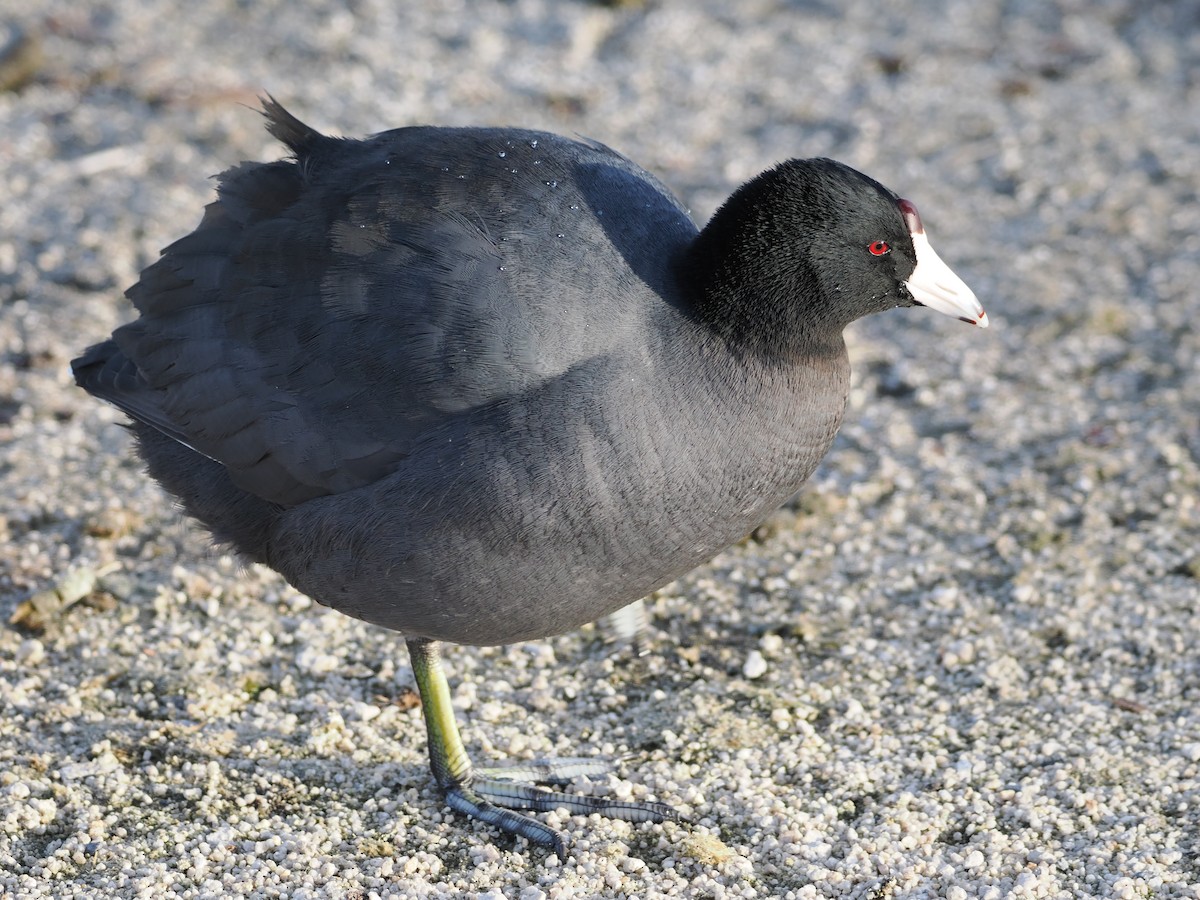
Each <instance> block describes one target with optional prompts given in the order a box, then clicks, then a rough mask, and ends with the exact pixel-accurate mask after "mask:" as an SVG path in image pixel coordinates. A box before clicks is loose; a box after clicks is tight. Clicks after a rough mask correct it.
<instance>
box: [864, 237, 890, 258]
mask: <svg viewBox="0 0 1200 900" xmlns="http://www.w3.org/2000/svg"><path fill="white" fill-rule="evenodd" d="M867 249H868V250H869V251H871V255H872V256H884V255H886V254H888V253H891V252H892V245H891V244H889V243H888V242H887V241H872V242H871V243H869V244H868V245H867Z"/></svg>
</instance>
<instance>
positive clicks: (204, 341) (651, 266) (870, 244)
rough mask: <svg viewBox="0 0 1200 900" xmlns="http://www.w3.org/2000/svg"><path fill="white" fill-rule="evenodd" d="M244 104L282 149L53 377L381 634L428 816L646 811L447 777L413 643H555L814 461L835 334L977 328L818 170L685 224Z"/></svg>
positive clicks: (421, 648)
mask: <svg viewBox="0 0 1200 900" xmlns="http://www.w3.org/2000/svg"><path fill="white" fill-rule="evenodd" d="M263 109H264V115H265V117H266V119H267V128H268V130H269V131H270V132H271V134H272V135H274V136H275V137H276V138H278V139H279V140H280V141H282V142H283V143H284V144H286V145H287V146H288V148H289V149H290V150H291V152H292V154H293V157H292V158H291V159H288V160H281V161H277V162H271V163H250V162H247V163H242V164H241V165H238V166H235V167H234V168H232V169H230V170H229V171H227V172H225V173H224V174H223V175H221V176H220V181H219V186H218V190H217V199H216V200H215V201H214V202H212V203H210V204H209V206H208V207H207V209H206V210H205V213H204V217H203V219H202V220H201V222H200V225H199V227H197V228H196V230H195V231H193V232H192V233H191V234H189V235H188V236H186V237H184V238H182V239H180V240H178V241H176V242H175V243H173V244H172V245H171V246H169V247H168V248H167V249H166V250H164V251H163V253H162V256H161V258H160V259H159V260H158V261H157V262H155V263H154V264H153V265H151V266H150V267H148V268H147V269H146V270H145V271H144V272H143V273H142V276H141V280H140V281H139V282H138V283H137V284H135V285H134V286H133V287H132V288H130V289H129V291H128V292H127V296H128V297H129V298H130V299H131V300H132V301H133V304H134V305H135V306H136V307H137V310H138V312H139V313H140V317H139V318H137V319H136V320H135V321H133V322H131V323H129V324H127V325H124V326H122V327H120V328H118V329H117V330H116V331H115V332H114V333H113V335H112V338H111V339H110V340H107V341H104V342H103V343H100V344H97V345H95V346H93V347H91V348H90V349H88V350H87V351H86V352H85V353H84V355H83V356H82V357H80V358H79V359H76V360H75V361H74V362H73V364H72V365H73V368H74V372H75V378H76V380H77V381H78V383H79V385H80V386H82V387H83V388H85V389H86V390H87V391H89V392H91V393H92V394H94V395H95V396H97V397H100V398H102V399H104V400H107V401H109V402H110V403H113V404H115V405H116V406H117V407H119V408H120V409H122V410H123V411H124V412H126V413H127V414H128V415H129V416H130V417H131V418H132V419H133V423H132V429H133V432H134V434H135V436H136V439H137V449H138V452H139V453H140V454H141V456H142V458H143V459H144V460H145V462H146V465H147V467H148V469H149V471H150V473H151V475H153V476H154V478H156V479H157V480H158V481H159V482H160V483H161V484H162V485H163V487H164V488H166V490H167V491H168V492H169V493H170V494H172V495H173V496H175V497H176V498H178V499H179V500H180V501H181V502H182V504H183V507H184V509H185V510H186V511H187V512H188V513H189V514H190V515H192V516H194V517H195V518H196V519H198V520H199V521H200V522H201V523H203V524H204V525H205V526H206V527H207V528H208V530H209V531H210V532H211V533H212V534H213V536H214V537H215V538H216V539H217V540H218V541H221V542H223V543H226V544H228V545H232V547H234V548H236V549H237V550H238V551H239V552H240V553H242V554H244V555H245V556H247V557H249V558H250V559H252V560H255V561H257V562H260V563H263V564H264V565H267V566H270V567H271V568H273V569H275V570H277V571H278V572H280V573H281V574H282V575H283V576H284V577H285V578H287V579H288V581H290V582H291V583H292V584H293V585H295V586H296V587H297V588H298V589H299V590H301V591H303V592H305V593H307V594H309V595H310V596H311V597H312V598H313V599H315V600H317V601H319V602H321V603H323V604H325V605H327V606H331V607H333V608H335V609H338V610H341V611H342V612H344V613H347V614H349V615H352V616H357V617H359V618H362V619H365V620H366V621H368V622H374V623H375V624H378V625H382V626H384V627H385V628H393V629H396V630H398V631H401V632H403V633H404V635H405V637H406V639H407V643H408V647H409V651H410V653H411V657H412V665H413V672H414V674H415V677H416V680H417V684H418V686H419V689H420V693H421V699H422V702H423V704H424V715H425V724H426V728H427V730H428V737H429V755H430V764H431V767H432V770H433V775H434V777H435V778H436V779H437V783H438V784H439V785H440V787H441V788H442V790H443V791H444V792H445V796H446V800H447V802H448V804H449V805H450V806H451V807H452V808H454V809H455V810H458V811H459V812H462V813H465V814H466V815H468V816H474V817H476V818H478V819H481V820H483V821H485V822H489V823H492V824H493V825H495V826H498V827H499V828H501V829H503V830H505V831H509V832H512V833H515V834H518V835H523V836H524V837H526V838H527V839H529V840H530V841H531V842H533V843H535V844H539V845H542V846H545V847H549V848H553V849H554V850H555V851H556V852H557V853H558V854H559V855H560V856H564V855H565V852H566V851H565V841H564V838H563V836H562V835H561V834H560V833H559V832H557V831H555V830H554V829H551V828H549V827H547V826H545V825H543V824H542V823H540V822H538V821H537V820H536V819H533V818H530V817H528V816H525V815H522V814H520V813H517V812H513V811H511V810H514V809H526V810H547V809H552V808H555V807H565V808H566V809H567V810H569V811H570V812H572V813H576V814H579V813H590V812H600V813H602V814H605V815H609V816H616V817H620V818H624V819H628V820H631V821H646V820H654V821H660V820H662V819H664V818H672V817H674V813H673V812H672V810H671V809H670V808H669V807H667V806H665V805H663V804H658V803H611V802H608V801H606V800H604V799H601V798H590V797H576V796H573V795H570V794H566V793H562V792H558V791H551V790H549V789H547V788H545V787H541V786H535V785H533V784H526V783H523V782H524V781H531V782H540V783H542V784H546V783H550V784H558V785H560V786H561V785H563V784H565V783H567V782H569V781H570V780H571V779H572V778H574V777H575V776H577V775H579V774H581V773H583V774H586V773H590V772H593V771H596V767H595V766H593V765H592V764H589V763H585V762H582V761H578V760H568V761H565V762H563V761H559V762H557V764H554V765H550V764H545V765H543V764H541V763H539V764H535V765H532V766H526V767H519V768H514V769H505V770H500V771H499V772H492V773H490V774H489V776H488V777H481V774H482V773H481V772H480V771H475V772H473V771H472V768H471V762H470V760H469V759H468V757H467V754H466V751H465V750H464V748H463V744H462V741H461V739H460V737H459V734H458V729H457V726H456V724H455V719H454V713H453V710H452V707H451V702H450V693H449V688H448V687H447V683H446V678H445V675H444V674H443V671H442V668H441V664H440V660H439V656H438V650H437V642H439V641H450V642H454V643H460V644H505V643H510V642H513V641H524V640H528V639H531V638H543V637H547V636H549V635H554V634H559V633H562V632H564V631H567V630H570V629H572V628H576V627H578V626H580V625H583V624H585V623H587V622H590V621H592V620H594V619H597V618H598V617H600V616H603V615H606V614H609V613H611V612H613V611H614V610H617V609H619V608H620V607H622V606H624V605H626V604H628V603H630V602H631V601H634V600H636V599H638V598H639V597H642V596H643V595H645V594H647V593H649V592H650V591H653V590H654V589H656V588H658V587H661V586H662V585H664V584H666V583H667V582H669V581H671V580H672V579H674V578H676V577H678V576H679V575H682V574H684V573H685V572H687V571H688V570H690V569H692V568H693V567H694V566H696V565H698V564H700V563H702V562H704V561H705V560H707V559H709V558H710V557H711V556H712V555H713V554H715V553H717V552H718V551H720V550H721V549H722V548H724V547H726V546H727V545H729V544H730V543H732V542H733V541H736V540H738V539H739V538H741V537H742V536H743V535H744V534H745V533H746V532H747V531H749V530H750V529H751V528H753V527H754V526H755V525H757V524H758V523H759V522H760V521H761V520H762V519H763V518H764V517H765V516H766V515H767V514H768V513H769V512H770V511H771V510H772V509H774V508H775V507H777V506H778V505H779V504H781V503H782V502H784V501H785V500H787V499H788V498H789V497H790V496H791V495H793V494H794V493H795V492H796V491H797V489H798V488H799V487H800V486H801V485H802V484H803V483H804V481H805V479H807V478H808V476H809V475H810V474H811V473H812V471H813V469H814V468H815V467H816V465H817V463H818V461H819V460H820V459H821V457H822V456H823V455H824V454H825V452H826V451H827V450H828V449H829V445H830V443H831V441H832V440H833V436H834V434H835V432H836V431H837V429H838V426H839V425H840V423H841V420H842V414H843V412H844V409H845V406H846V396H847V389H848V385H849V372H850V369H849V363H848V360H847V356H846V349H845V345H844V343H843V341H842V329H843V328H845V326H846V325H848V324H849V323H850V322H853V321H854V320H855V319H858V318H860V317H861V316H865V315H867V314H869V313H875V312H882V311H884V310H887V309H892V308H893V307H898V306H913V305H922V306H928V307H931V308H933V309H936V310H938V311H939V312H943V313H948V314H949V315H952V316H956V317H958V318H960V319H963V320H964V321H967V322H971V323H975V324H977V325H986V324H987V317H986V316H985V314H984V312H983V309H982V308H981V307H980V305H979V303H978V302H977V301H976V299H975V297H974V295H973V294H972V293H971V291H970V289H969V288H967V286H966V285H965V284H963V282H962V281H961V280H960V279H959V278H958V277H957V276H956V275H955V274H954V273H953V272H952V271H951V270H950V269H949V268H948V267H947V266H946V265H945V264H944V263H943V262H942V261H941V259H940V258H939V257H938V256H937V255H936V254H935V253H934V251H933V250H932V248H931V247H930V246H929V241H928V240H927V239H926V236H925V232H924V229H923V228H922V225H921V219H920V217H919V216H918V215H917V211H916V208H915V207H914V206H913V205H912V204H911V203H909V202H908V201H907V200H901V199H899V198H898V197H897V196H896V195H895V194H893V193H892V192H891V191H889V190H888V189H886V188H884V187H883V186H882V185H880V184H878V183H877V182H875V181H873V180H871V179H870V178H868V177H867V176H865V175H862V174H860V173H859V172H856V171H855V170H853V169H851V168H849V167H847V166H844V165H842V164H840V163H837V162H833V161H831V160H827V159H804V160H800V159H795V160H791V161H788V162H785V163H782V164H781V165H778V166H776V167H775V168H773V169H771V170H770V171H767V172H765V173H763V174H762V175H759V176H758V177H757V178H754V179H753V180H752V181H750V182H749V183H747V184H745V185H744V186H742V187H741V188H740V189H738V191H737V192H736V193H734V195H733V196H732V197H731V198H730V199H729V200H728V202H726V203H725V205H724V206H723V207H722V208H721V209H720V210H719V211H718V212H717V213H716V215H714V216H713V218H712V220H711V221H710V222H709V223H708V225H707V226H706V227H705V228H704V230H703V231H700V232H699V233H698V232H697V230H696V226H695V225H694V224H693V223H692V221H691V219H690V218H689V216H688V213H687V211H686V210H685V209H684V207H683V206H682V205H681V204H680V203H679V201H678V200H676V199H675V197H673V196H672V195H671V194H670V193H669V192H668V190H667V189H666V188H665V187H664V186H663V185H662V184H661V183H660V182H659V181H658V180H657V179H656V178H654V176H652V175H650V174H649V173H647V172H645V171H643V170H642V169H640V168H639V167H638V166H636V165H634V164H633V163H632V162H630V161H629V160H628V159H626V158H625V157H623V156H621V155H619V154H617V153H615V152H614V151H612V150H610V149H608V148H607V147H605V146H603V145H601V144H598V143H595V142H591V141H576V140H568V139H566V138H563V137H559V136H556V135H553V134H547V133H543V132H537V131H523V130H517V129H501V128H433V127H413V128H400V129H396V130H393V131H386V132H383V133H381V134H378V135H375V136H374V137H371V138H368V139H366V140H346V139H340V138H332V137H327V136H325V135H323V134H320V133H319V132H317V131H315V130H313V129H312V128H310V127H309V126H307V125H305V124H303V123H302V122H300V121H298V120H297V119H296V118H294V117H293V116H292V115H291V114H290V113H288V112H287V111H286V110H284V109H283V108H282V107H281V106H280V105H279V104H278V103H276V102H275V101H274V100H273V99H271V98H266V99H265V100H264V101H263ZM502 807H503V808H502Z"/></svg>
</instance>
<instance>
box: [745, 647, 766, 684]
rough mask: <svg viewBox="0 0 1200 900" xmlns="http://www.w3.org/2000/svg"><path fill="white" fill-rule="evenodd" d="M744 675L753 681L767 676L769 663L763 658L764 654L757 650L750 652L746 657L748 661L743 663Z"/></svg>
mask: <svg viewBox="0 0 1200 900" xmlns="http://www.w3.org/2000/svg"><path fill="white" fill-rule="evenodd" d="M742 674H743V675H744V676H745V677H747V678H749V679H750V680H751V681H753V680H754V679H756V678H762V677H763V676H764V675H765V674H767V661H766V660H765V659H764V658H763V655H762V653H760V652H759V651H757V650H751V651H750V653H749V654H748V655H747V656H746V661H745V662H744V663H742Z"/></svg>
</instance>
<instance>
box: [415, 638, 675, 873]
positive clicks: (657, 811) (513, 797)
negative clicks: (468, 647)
mask: <svg viewBox="0 0 1200 900" xmlns="http://www.w3.org/2000/svg"><path fill="white" fill-rule="evenodd" d="M407 643H408V652H409V655H410V657H411V658H412V667H413V675H414V676H415V677H416V680H417V690H418V691H419V692H420V694H421V704H422V710H423V712H424V715H425V730H426V733H427V735H428V738H429V767H430V769H431V770H432V772H433V778H434V780H435V781H436V782H437V784H438V787H440V788H441V789H442V791H443V793H444V794H445V797H446V803H447V805H449V806H450V808H451V809H454V810H456V811H457V812H460V813H462V814H463V815H466V816H470V817H472V818H475V819H479V820H480V821H482V822H487V823H488V824H489V825H494V826H496V827H497V828H499V829H501V830H502V831H507V832H509V833H510V834H516V835H520V836H521V837H523V838H525V839H526V840H528V841H529V842H530V843H531V844H536V845H538V846H539V847H546V848H548V849H551V850H553V851H554V852H555V853H556V854H557V855H558V858H559V859H563V860H565V859H566V858H567V844H566V838H565V837H564V836H563V834H562V833H561V832H558V831H555V830H554V829H553V828H550V827H549V826H548V825H543V824H542V823H541V822H539V821H537V819H532V818H530V817H529V816H525V815H522V814H520V813H517V812H513V811H512V810H514V809H528V810H534V811H538V812H545V811H547V810H551V809H558V808H565V809H566V810H567V811H568V812H570V813H571V814H572V815H588V814H590V813H599V814H600V815H602V816H608V817H610V818H615V819H623V820H625V821H629V822H662V821H663V820H665V819H674V820H678V819H679V818H680V816H679V815H678V813H676V812H675V811H674V810H673V809H671V808H670V807H669V806H667V805H666V804H663V803H651V802H641V803H633V802H614V801H610V800H606V799H604V798H603V797H580V796H576V795H575V794H568V793H565V792H563V791H551V790H548V789H546V788H544V787H541V786H540V784H555V785H560V786H561V785H566V784H570V783H571V781H573V780H574V779H575V778H577V777H580V776H586V775H594V774H597V773H600V772H605V771H607V770H608V767H607V766H606V765H605V764H604V763H597V762H591V761H588V760H584V759H560V760H535V761H533V762H531V763H528V764H524V765H517V766H514V767H512V768H505V769H480V770H477V771H476V770H473V769H472V766H471V759H470V757H468V756H467V751H466V748H465V747H464V746H463V742H462V738H461V737H460V736H459V733H458V723H457V722H456V721H455V719H454V707H453V706H452V705H451V701H450V686H449V685H448V684H447V683H446V673H445V671H444V670H443V669H442V659H441V654H440V652H439V649H438V645H437V644H436V643H435V642H433V641H429V640H425V639H423V638H413V639H410V640H409V641H408V642H407ZM481 775H482V776H484V777H482V778H481V777H479V776H481ZM522 779H528V780H529V781H532V782H538V783H540V784H526V783H523V781H522ZM502 807H503V808H502Z"/></svg>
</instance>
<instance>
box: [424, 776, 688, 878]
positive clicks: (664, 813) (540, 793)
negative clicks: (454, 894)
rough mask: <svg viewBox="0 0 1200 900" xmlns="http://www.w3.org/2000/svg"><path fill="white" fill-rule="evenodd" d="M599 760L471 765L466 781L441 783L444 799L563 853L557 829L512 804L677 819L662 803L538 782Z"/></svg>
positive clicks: (560, 781) (556, 780)
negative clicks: (471, 772)
mask: <svg viewBox="0 0 1200 900" xmlns="http://www.w3.org/2000/svg"><path fill="white" fill-rule="evenodd" d="M609 769H610V766H609V765H608V764H606V763H604V762H598V761H595V760H588V759H580V758H574V757H572V758H565V759H540V760H534V761H532V762H529V763H525V764H518V765H514V766H504V767H498V768H486V769H476V770H475V773H474V775H473V776H472V777H471V778H470V780H469V782H467V783H466V784H449V785H446V786H444V788H443V790H444V791H445V795H446V803H447V804H448V805H449V806H450V808H451V809H454V810H456V811H458V812H460V813H462V814H463V815H466V816H470V817H471V818H474V819H479V820H480V821H481V822H486V823H488V824H489V825H492V826H494V827H496V828H499V829H501V830H503V831H507V832H509V833H510V834H515V835H519V836H521V837H523V838H525V839H526V840H527V841H529V842H530V843H531V844H536V845H537V846H539V847H546V848H547V849H550V850H553V851H554V852H555V854H557V856H558V858H559V859H561V860H565V859H566V858H567V842H566V837H565V836H564V835H563V833H562V832H560V831H557V830H555V829H553V828H551V827H550V826H549V825H544V824H543V823H541V822H539V821H538V820H537V819H533V818H531V817H529V816H526V815H522V814H521V813H519V812H514V810H530V811H533V812H549V811H550V810H552V809H565V810H566V811H567V812H569V813H570V814H571V815H573V816H587V815H591V814H592V813H598V814H599V815H601V816H604V817H606V818H609V819H620V820H622V821H625V822H663V821H668V820H669V821H676V822H678V821H683V816H681V815H680V814H679V813H678V812H676V811H675V810H674V809H672V808H671V807H670V806H667V805H666V804H665V803H656V802H653V801H636V800H614V799H612V798H608V797H591V796H585V795H580V794H571V793H567V792H566V791H556V790H551V789H550V788H548V787H545V786H544V785H555V786H558V787H564V786H566V785H569V784H570V783H571V782H573V781H574V780H575V779H576V778H579V777H586V776H590V775H597V774H602V773H605V772H608V771H609Z"/></svg>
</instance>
